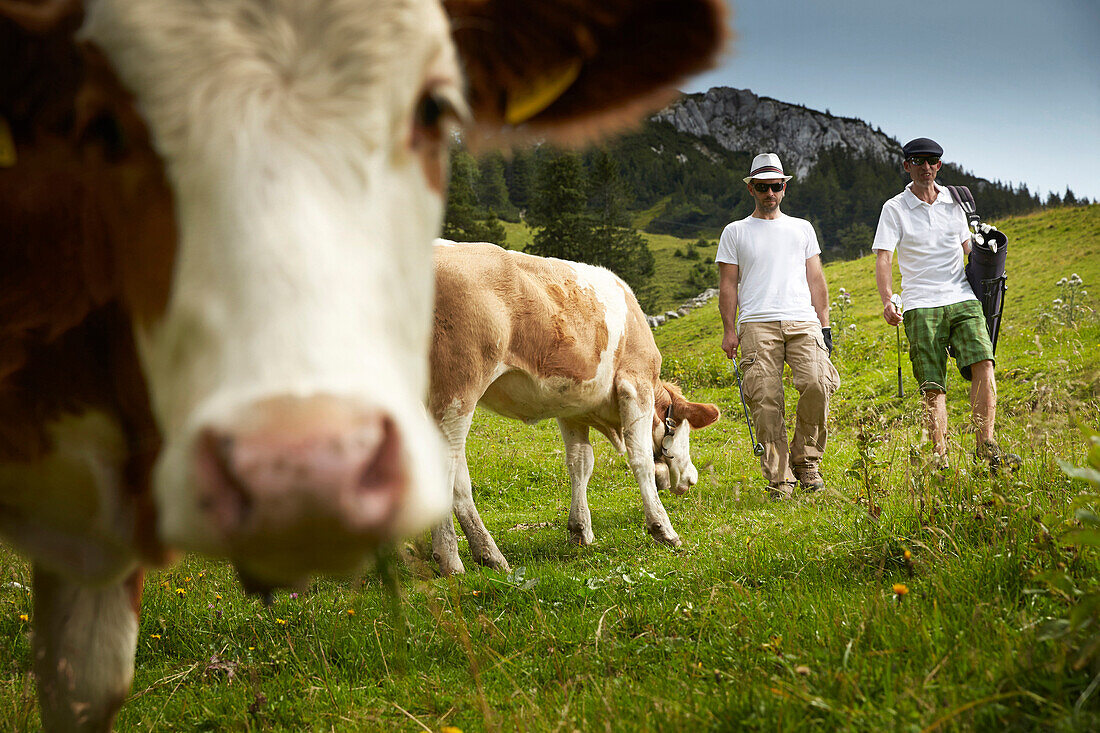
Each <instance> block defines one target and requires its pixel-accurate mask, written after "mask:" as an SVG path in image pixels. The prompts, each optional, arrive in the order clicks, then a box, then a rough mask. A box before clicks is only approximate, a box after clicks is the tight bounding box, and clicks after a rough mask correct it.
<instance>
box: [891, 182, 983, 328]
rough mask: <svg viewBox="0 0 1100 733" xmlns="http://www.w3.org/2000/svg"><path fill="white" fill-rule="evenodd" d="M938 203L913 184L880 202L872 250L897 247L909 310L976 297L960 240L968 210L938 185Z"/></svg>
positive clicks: (964, 234)
mask: <svg viewBox="0 0 1100 733" xmlns="http://www.w3.org/2000/svg"><path fill="white" fill-rule="evenodd" d="M933 185H934V186H935V187H936V191H937V192H938V194H939V195H938V196H936V201H935V203H932V204H929V203H926V202H924V201H921V200H920V199H919V198H917V195H916V194H914V193H913V191H912V190H911V189H912V186H913V184H912V183H910V184H909V185H908V186H906V187H905V190H904V191H902V192H901V193H899V194H898V195H897V196H894V197H893V198H892V199H890V200H889V201H887V202H886V203H885V204H883V205H882V214H881V215H880V216H879V219H878V230H877V231H876V232H875V242H874V244H873V245H871V249H881V250H886V251H888V252H893V251H894V250H895V249H896V250H897V252H898V267H899V269H901V300H902V303H903V305H904V307H905V309H906V310H910V309H912V308H934V307H936V306H941V305H951V304H953V303H961V302H962V301H964V300H977V298H975V297H974V291H973V290H971V289H970V284H969V283H968V282H967V281H966V262H965V259H964V256H963V250H962V243H963V242H965V241H966V240H967V239H970V230H969V229H968V228H967V225H966V214H965V213H964V212H963V210H962V207H961V206H959V205H958V204H956V203H955V201H954V200H953V199H952V198H951V194H950V193H949V192H948V191H947V189H946V188H944V187H943V186H940V185H939V184H933Z"/></svg>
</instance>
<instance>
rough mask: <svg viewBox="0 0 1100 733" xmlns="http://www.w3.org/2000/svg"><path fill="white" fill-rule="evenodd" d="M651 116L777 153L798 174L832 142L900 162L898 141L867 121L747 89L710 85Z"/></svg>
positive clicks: (731, 145)
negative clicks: (754, 92)
mask: <svg viewBox="0 0 1100 733" xmlns="http://www.w3.org/2000/svg"><path fill="white" fill-rule="evenodd" d="M653 119H655V120H659V121H664V122H668V123H670V124H671V125H672V126H673V127H674V128H676V129H677V130H678V131H680V132H684V133H687V134H690V135H694V136H696V137H701V136H704V135H711V136H713V137H714V138H715V139H716V140H717V141H718V142H719V144H720V145H722V147H724V148H726V149H728V150H732V151H738V152H748V153H754V154H755V153H762V152H772V153H778V154H779V157H780V158H781V159H782V160H783V166H784V168H785V170H786V171H787V173H789V174H791V175H794V176H798V177H801V176H805V175H806V174H807V173H809V171H810V169H811V168H813V166H814V164H815V163H816V162H817V159H818V154H819V153H820V151H822V150H824V149H827V148H831V147H836V146H840V147H843V148H845V149H847V150H848V151H850V153H851V154H852V155H861V156H868V155H869V156H873V157H875V158H878V159H879V160H883V161H888V162H892V163H895V164H897V165H900V164H901V145H900V144H899V143H898V142H897V141H896V140H894V139H893V138H891V137H888V136H887V135H885V134H884V133H882V132H876V131H875V130H873V129H872V128H871V127H870V126H869V125H868V124H867V123H866V122H863V121H861V120H856V119H852V118H848V117H834V116H833V115H831V114H828V113H825V112H818V111H816V110H812V109H808V108H806V107H802V106H800V105H795V104H788V103H786V102H780V101H778V100H775V99H771V98H770V97H760V96H757V95H756V94H753V93H752V92H751V91H750V90H748V89H731V88H729V87H714V88H712V89H710V90H709V91H707V92H706V93H705V94H688V95H685V96H683V97H681V98H680V99H679V100H678V101H677V102H675V103H674V104H672V105H670V106H669V107H666V108H665V109H663V110H661V111H660V112H658V113H657V114H656V115H654V117H653Z"/></svg>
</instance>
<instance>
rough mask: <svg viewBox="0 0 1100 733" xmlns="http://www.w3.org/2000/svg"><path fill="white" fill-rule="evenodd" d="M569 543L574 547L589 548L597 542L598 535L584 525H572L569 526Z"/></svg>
mask: <svg viewBox="0 0 1100 733" xmlns="http://www.w3.org/2000/svg"><path fill="white" fill-rule="evenodd" d="M569 541H570V542H572V543H573V544H574V545H580V546H581V547H588V546H589V545H591V544H594V543H595V542H596V535H595V534H593V533H592V528H591V527H586V526H584V525H583V524H571V525H569Z"/></svg>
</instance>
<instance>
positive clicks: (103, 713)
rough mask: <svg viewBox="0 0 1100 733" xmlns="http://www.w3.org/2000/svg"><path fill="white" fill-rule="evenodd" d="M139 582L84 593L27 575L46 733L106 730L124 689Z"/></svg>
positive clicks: (137, 576) (137, 578)
mask: <svg viewBox="0 0 1100 733" xmlns="http://www.w3.org/2000/svg"><path fill="white" fill-rule="evenodd" d="M142 580H143V575H142V571H141V570H135V571H134V572H133V573H132V574H131V575H130V577H129V578H126V579H124V580H120V581H118V582H116V583H111V584H108V585H104V586H98V587H86V586H83V585H80V584H78V583H74V582H73V581H71V580H69V579H67V578H65V577H62V576H60V575H57V574H56V573H53V572H51V571H49V570H46V569H45V568H44V567H42V566H41V565H36V566H35V568H34V672H35V675H36V676H37V677H38V700H39V705H40V706H41V709H42V726H43V728H44V729H45V730H47V731H108V730H110V729H111V727H112V724H113V723H114V719H115V714H116V713H117V712H118V708H119V706H120V705H122V701H123V700H124V699H125V698H126V695H127V693H128V692H129V690H130V681H131V679H132V678H133V675H134V652H135V650H136V647H137V630H138V609H139V604H140V601H141V587H142Z"/></svg>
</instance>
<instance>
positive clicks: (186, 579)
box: [183, 575, 191, 583]
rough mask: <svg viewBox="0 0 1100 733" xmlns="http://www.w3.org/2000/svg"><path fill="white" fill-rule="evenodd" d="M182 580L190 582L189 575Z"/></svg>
mask: <svg viewBox="0 0 1100 733" xmlns="http://www.w3.org/2000/svg"><path fill="white" fill-rule="evenodd" d="M183 582H184V583H190V582H191V576H190V575H188V576H187V577H186V578H184V579H183Z"/></svg>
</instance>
